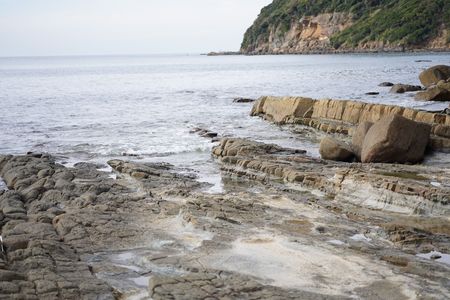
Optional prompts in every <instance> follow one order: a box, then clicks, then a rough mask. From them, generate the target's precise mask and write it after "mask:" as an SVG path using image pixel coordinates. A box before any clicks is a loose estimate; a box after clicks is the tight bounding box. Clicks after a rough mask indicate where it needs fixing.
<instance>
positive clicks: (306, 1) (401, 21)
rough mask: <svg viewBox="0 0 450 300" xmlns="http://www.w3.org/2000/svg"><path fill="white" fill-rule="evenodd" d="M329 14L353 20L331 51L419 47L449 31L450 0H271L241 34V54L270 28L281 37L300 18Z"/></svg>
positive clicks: (266, 35) (335, 39) (333, 40)
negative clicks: (369, 45) (377, 45)
mask: <svg viewBox="0 0 450 300" xmlns="http://www.w3.org/2000/svg"><path fill="white" fill-rule="evenodd" d="M332 12H347V13H351V15H352V19H353V25H352V26H350V27H349V28H347V29H345V30H343V31H341V32H339V33H337V34H335V35H333V36H332V37H331V38H330V41H331V45H332V46H333V47H334V48H335V49H338V48H340V47H346V48H351V47H357V46H358V45H361V44H364V43H366V42H371V41H382V42H385V43H395V44H398V45H403V46H406V47H408V46H420V45H422V44H424V43H426V42H427V41H428V40H429V39H431V38H433V37H435V36H436V35H437V34H438V32H439V28H440V27H441V26H444V27H445V28H447V29H449V30H450V0H363V1H361V0H315V1H314V0H275V1H274V2H273V3H272V4H270V5H268V6H266V7H264V8H263V9H262V11H261V13H260V15H259V16H258V18H257V20H256V21H255V22H254V24H253V25H252V26H251V27H250V28H249V29H248V30H247V32H246V33H245V36H244V40H243V42H242V51H244V52H245V51H249V50H250V49H251V48H252V47H254V46H255V44H257V43H261V42H264V41H267V39H268V38H269V31H270V28H278V31H277V34H278V35H282V34H283V33H285V32H287V31H288V30H289V29H290V26H291V24H292V22H293V21H295V20H299V19H301V18H302V17H303V16H315V15H318V14H321V13H332ZM447 42H450V37H447Z"/></svg>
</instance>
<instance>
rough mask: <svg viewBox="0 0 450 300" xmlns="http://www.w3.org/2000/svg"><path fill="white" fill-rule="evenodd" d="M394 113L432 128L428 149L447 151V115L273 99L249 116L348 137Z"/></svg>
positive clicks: (347, 103) (449, 126)
mask: <svg viewBox="0 0 450 300" xmlns="http://www.w3.org/2000/svg"><path fill="white" fill-rule="evenodd" d="M394 114H397V115H401V116H403V117H405V118H407V119H410V120H413V121H416V122H422V123H426V124H429V125H431V126H432V130H431V132H432V134H431V136H430V141H429V144H428V147H429V148H430V149H433V150H437V151H444V152H448V151H450V115H447V114H441V113H433V112H427V111H420V110H416V109H412V108H405V107H401V106H394V105H383V104H371V103H364V102H358V101H351V100H331V99H324V100H315V99H311V98H304V97H272V96H264V97H261V98H259V99H258V100H257V101H256V102H255V104H254V106H253V109H252V111H251V115H252V116H261V117H263V118H264V119H266V120H268V121H271V122H275V123H277V124H301V125H306V126H309V127H313V128H316V129H318V130H321V131H324V132H327V133H340V134H344V135H350V136H351V135H353V133H354V131H355V129H356V127H357V125H358V124H360V123H363V122H372V123H375V122H376V121H378V120H380V119H381V118H383V117H385V116H388V115H394Z"/></svg>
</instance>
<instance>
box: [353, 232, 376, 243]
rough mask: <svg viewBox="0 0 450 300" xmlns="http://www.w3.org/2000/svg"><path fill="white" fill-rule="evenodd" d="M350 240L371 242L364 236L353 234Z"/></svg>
mask: <svg viewBox="0 0 450 300" xmlns="http://www.w3.org/2000/svg"><path fill="white" fill-rule="evenodd" d="M350 239H351V240H354V241H358V242H370V241H372V239H371V238H369V237H367V236H365V235H364V234H355V235H353V236H351V237H350Z"/></svg>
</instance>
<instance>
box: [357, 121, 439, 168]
mask: <svg viewBox="0 0 450 300" xmlns="http://www.w3.org/2000/svg"><path fill="white" fill-rule="evenodd" d="M430 133H431V126H430V125H428V124H424V123H418V122H414V121H411V120H409V119H406V118H404V117H402V116H399V115H391V116H386V117H383V118H382V119H380V120H379V121H378V122H376V123H375V124H374V125H373V126H372V127H371V128H370V129H369V131H368V132H367V134H366V137H365V138H364V143H363V147H362V151H361V161H362V162H365V163H408V162H409V163H417V162H419V161H421V160H422V159H423V156H424V154H425V149H426V146H427V144H428V140H429V138H430Z"/></svg>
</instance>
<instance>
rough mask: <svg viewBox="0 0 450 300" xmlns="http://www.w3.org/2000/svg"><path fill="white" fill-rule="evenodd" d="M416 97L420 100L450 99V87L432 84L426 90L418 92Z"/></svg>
mask: <svg viewBox="0 0 450 300" xmlns="http://www.w3.org/2000/svg"><path fill="white" fill-rule="evenodd" d="M414 99H416V100H418V101H450V89H445V88H442V87H439V86H430V87H428V88H427V90H426V91H423V92H419V93H417V94H416V96H415V97H414Z"/></svg>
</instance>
